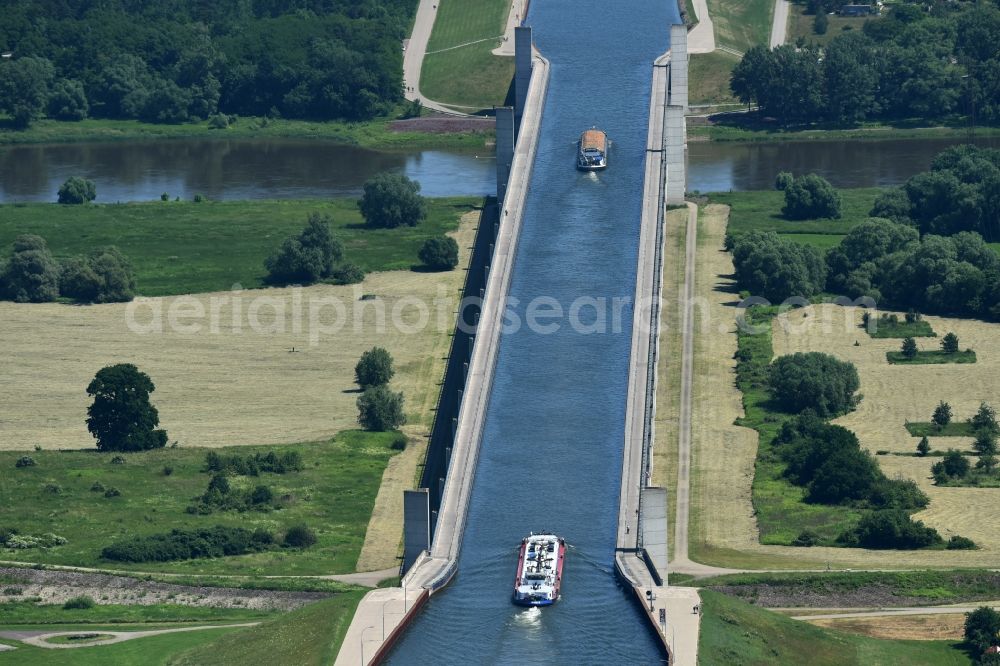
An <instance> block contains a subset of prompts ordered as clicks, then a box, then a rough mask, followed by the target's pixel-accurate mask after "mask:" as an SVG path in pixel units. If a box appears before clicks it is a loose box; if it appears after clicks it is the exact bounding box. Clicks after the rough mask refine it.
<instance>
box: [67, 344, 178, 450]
mask: <svg viewBox="0 0 1000 666" xmlns="http://www.w3.org/2000/svg"><path fill="white" fill-rule="evenodd" d="M155 390H156V387H155V386H154V385H153V381H152V380H151V379H150V378H149V375H147V374H146V373H144V372H141V371H140V370H139V369H138V368H137V367H136V366H134V365H132V364H131V363H119V364H117V365H109V366H107V367H105V368H102V369H101V370H99V371H98V372H97V374H96V375H95V376H94V379H93V381H91V382H90V385H89V386H87V395H90V396H92V397H93V398H94V401H93V403H92V404H91V405H90V407H89V408H88V409H87V414H88V418H87V429H88V430H89V431H90V434H91V435H93V436H94V438H95V439H96V440H97V448H98V449H100V450H102V451H145V450H147V449H156V448H161V447H163V446H164V445H165V444H166V443H167V432H166V431H165V430H162V429H158V428H157V427H156V426H158V425H159V423H160V416H159V412H157V410H156V407H154V406H153V405H152V404H151V403H150V402H149V394H150V393H152V392H153V391H155Z"/></svg>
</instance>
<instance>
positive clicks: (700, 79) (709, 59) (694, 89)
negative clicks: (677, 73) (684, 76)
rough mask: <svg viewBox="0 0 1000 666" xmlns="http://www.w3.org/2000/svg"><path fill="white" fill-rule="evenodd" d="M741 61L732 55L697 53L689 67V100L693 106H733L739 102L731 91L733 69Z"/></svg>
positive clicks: (719, 52)
mask: <svg viewBox="0 0 1000 666" xmlns="http://www.w3.org/2000/svg"><path fill="white" fill-rule="evenodd" d="M739 61H740V59H739V58H738V57H736V56H734V55H732V54H731V53H725V52H724V51H715V52H713V53H696V54H694V55H692V56H691V60H690V63H689V65H688V67H689V69H688V83H689V86H690V87H689V89H688V98H689V100H690V102H691V104H732V103H735V102H738V101H739V100H737V99H736V98H735V97H734V96H733V93H732V91H731V90H730V89H729V79H730V76H731V75H732V72H733V68H734V67H736V65H737V63H739Z"/></svg>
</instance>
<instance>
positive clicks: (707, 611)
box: [698, 590, 972, 666]
mask: <svg viewBox="0 0 1000 666" xmlns="http://www.w3.org/2000/svg"><path fill="white" fill-rule="evenodd" d="M701 597H702V619H701V630H700V632H699V638H698V663H699V664H701V665H702V666H723V665H725V666H730V665H731V664H741V665H746V666H755V665H760V666H764V665H767V666H786V665H787V666H798V665H799V664H802V663H809V664H810V665H815V666H824V665H827V664H829V665H830V666H853V665H857V666H895V665H896V664H926V665H930V664H934V665H935V666H952V665H955V666H958V665H965V664H971V663H972V662H971V660H970V659H969V657H968V655H967V654H966V653H965V652H963V651H962V650H961V649H960V645H959V644H958V643H957V642H954V641H889V640H879V639H874V638H868V637H865V636H858V635H855V634H848V633H842V632H837V631H831V630H828V629H822V628H820V627H816V626H813V625H811V624H808V623H806V622H800V621H798V620H792V619H790V618H787V617H785V616H783V615H780V614H778V613H772V612H770V611H767V610H763V609H760V608H756V607H754V606H751V605H750V604H747V603H744V602H742V601H739V600H736V599H733V598H731V597H727V596H725V595H722V594H719V593H717V592H712V591H710V590H705V591H702V592H701Z"/></svg>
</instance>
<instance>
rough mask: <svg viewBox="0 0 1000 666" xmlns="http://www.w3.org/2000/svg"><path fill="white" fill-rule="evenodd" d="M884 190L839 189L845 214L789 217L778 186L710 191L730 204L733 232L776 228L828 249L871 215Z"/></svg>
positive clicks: (719, 200) (716, 199) (715, 200)
mask: <svg viewBox="0 0 1000 666" xmlns="http://www.w3.org/2000/svg"><path fill="white" fill-rule="evenodd" d="M796 175H802V174H796ZM775 176H777V174H775ZM880 191H881V190H880V189H879V188H877V187H868V188H857V189H842V190H838V192H839V193H840V196H841V197H842V199H843V204H842V206H841V217H840V218H839V219H836V220H831V219H818V220H787V219H785V218H784V217H783V216H782V215H781V207H782V206H784V204H785V193H784V192H780V191H778V190H762V191H755V192H718V193H713V194H711V195H709V198H710V200H711V201H712V202H713V203H721V204H726V205H727V206H729V207H730V214H729V227H728V231H729V233H730V234H734V235H735V234H740V233H745V232H747V231H774V232H776V233H777V234H778V235H780V236H783V237H786V238H788V239H789V240H794V241H796V242H799V243H803V244H806V245H812V246H814V247H817V248H819V249H821V250H826V249H829V248H831V247H833V246H835V245H838V244H839V243H840V241H841V240H843V237H844V235H846V234H847V232H848V231H850V230H851V229H852V228H853V227H855V226H857V225H858V224H860V223H861V222H864V221H865V220H867V219H868V217H869V215H868V213H869V212H870V211H871V209H872V205H873V204H874V203H875V197H876V196H878V193H879V192H880Z"/></svg>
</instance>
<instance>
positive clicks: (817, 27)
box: [813, 10, 830, 35]
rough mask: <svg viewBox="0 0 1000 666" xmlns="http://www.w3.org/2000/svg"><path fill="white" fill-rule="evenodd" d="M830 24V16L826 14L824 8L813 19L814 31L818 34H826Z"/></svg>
mask: <svg viewBox="0 0 1000 666" xmlns="http://www.w3.org/2000/svg"><path fill="white" fill-rule="evenodd" d="M829 26H830V17H829V16H827V15H826V12H824V11H822V10H821V11H819V12H817V13H816V17H815V18H814V19H813V32H815V33H816V34H817V35H825V34H826V31H827V28H828V27H829Z"/></svg>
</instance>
